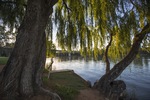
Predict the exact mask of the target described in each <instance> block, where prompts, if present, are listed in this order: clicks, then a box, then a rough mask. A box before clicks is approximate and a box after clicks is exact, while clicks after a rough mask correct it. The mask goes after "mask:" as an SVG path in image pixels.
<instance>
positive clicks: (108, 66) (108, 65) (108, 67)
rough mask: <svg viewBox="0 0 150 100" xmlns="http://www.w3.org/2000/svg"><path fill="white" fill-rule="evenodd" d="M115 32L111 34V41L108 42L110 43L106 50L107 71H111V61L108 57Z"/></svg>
mask: <svg viewBox="0 0 150 100" xmlns="http://www.w3.org/2000/svg"><path fill="white" fill-rule="evenodd" d="M112 37H113V34H110V41H109V43H108V45H107V46H106V51H105V62H106V73H108V72H109V71H110V62H109V58H108V50H109V47H110V46H111V43H112V40H113V38H112Z"/></svg>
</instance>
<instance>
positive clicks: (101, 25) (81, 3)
mask: <svg viewBox="0 0 150 100" xmlns="http://www.w3.org/2000/svg"><path fill="white" fill-rule="evenodd" d="M56 2H57V0H8V1H6V0H0V4H1V5H2V6H0V7H1V8H2V10H1V12H0V16H1V19H2V20H3V22H5V20H6V22H10V25H11V26H15V24H16V23H17V22H19V24H17V26H19V28H18V27H17V28H18V35H17V39H16V43H15V47H14V50H13V52H12V54H11V56H10V58H9V60H8V62H7V64H6V66H5V67H4V69H3V71H2V72H1V74H0V95H1V97H2V96H5V97H16V96H18V95H19V96H20V95H21V96H25V97H31V96H33V95H36V94H38V93H43V92H44V93H48V94H50V95H51V96H54V94H53V93H51V92H46V91H45V90H44V89H43V88H42V80H41V76H42V67H43V66H44V64H45V57H46V36H45V33H46V32H45V29H46V24H47V23H48V22H49V15H52V8H53V6H54V4H55V3H56ZM149 4H150V1H149V0H136V1H132V0H59V1H58V2H57V5H56V6H54V14H53V15H52V16H53V17H51V19H50V22H49V23H50V26H49V30H50V31H51V35H52V30H53V29H54V28H52V26H53V25H52V22H54V24H55V25H54V26H56V28H57V40H58V44H59V46H60V47H61V48H62V49H64V50H68V51H71V50H73V49H74V48H76V47H79V49H80V51H81V53H82V54H87V55H91V54H92V52H93V54H94V57H95V58H96V57H97V56H98V53H100V51H101V49H104V48H106V46H107V44H108V43H107V42H108V41H109V40H111V39H108V40H107V38H108V36H110V35H112V34H113V40H112V43H111V46H110V47H109V51H108V57H109V58H111V59H115V60H118V59H119V58H120V57H123V59H122V60H121V61H119V62H118V63H117V64H116V65H114V67H113V68H112V69H111V70H110V71H109V72H108V73H107V74H105V75H104V76H103V77H102V78H100V80H99V81H98V83H97V84H95V87H96V88H97V89H98V90H102V91H105V90H106V89H107V87H108V86H109V83H110V82H111V81H113V80H114V79H116V78H117V77H118V76H119V75H120V74H121V73H122V71H123V70H124V69H125V68H126V67H127V66H128V65H129V64H130V63H131V62H132V61H133V59H134V58H135V57H136V55H137V54H138V51H139V48H140V47H141V46H143V48H144V47H145V49H146V50H149V35H148V33H149V32H150V25H149V21H150V13H149V12H150V5H149ZM5 7H6V8H5ZM15 8H16V9H15ZM7 9H8V10H7ZM13 10H14V13H13ZM8 11H11V12H12V14H10V13H8ZM22 12H24V13H22ZM7 15H13V16H12V17H10V18H9V17H8V16H7ZM11 23H12V24H11ZM20 23H21V24H20ZM47 40H48V39H47ZM55 97H58V96H55ZM58 98H59V97H58Z"/></svg>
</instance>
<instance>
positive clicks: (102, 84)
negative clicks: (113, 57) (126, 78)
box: [94, 24, 150, 93]
mask: <svg viewBox="0 0 150 100" xmlns="http://www.w3.org/2000/svg"><path fill="white" fill-rule="evenodd" d="M149 32H150V24H147V25H146V26H145V27H144V28H143V29H142V31H141V32H140V33H139V34H137V35H136V36H135V37H134V42H133V45H132V47H131V49H130V52H129V53H128V54H127V56H126V57H125V58H124V59H122V60H121V61H120V62H119V63H117V64H116V65H114V67H113V68H112V69H111V70H110V71H109V72H108V73H107V74H105V75H103V76H102V77H101V78H100V79H99V81H98V82H97V83H96V84H95V85H94V87H95V88H97V89H98V90H99V91H102V92H103V93H106V92H107V91H109V89H110V83H111V82H112V81H114V80H115V79H116V78H117V77H118V76H119V75H120V74H121V73H122V72H123V70H124V69H125V68H126V67H127V66H128V65H129V64H130V63H131V62H132V61H133V60H134V58H135V57H136V55H137V54H138V51H139V48H140V44H141V42H142V40H143V39H144V37H145V35H146V34H148V33H149Z"/></svg>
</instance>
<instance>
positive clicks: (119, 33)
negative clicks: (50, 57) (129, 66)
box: [54, 0, 150, 59]
mask: <svg viewBox="0 0 150 100" xmlns="http://www.w3.org/2000/svg"><path fill="white" fill-rule="evenodd" d="M148 2H149V1H148V0H60V1H59V3H58V4H57V5H56V7H55V15H54V18H55V24H56V26H57V28H58V31H57V40H58V44H59V46H60V47H62V49H66V50H69V51H70V50H73V49H74V47H76V46H77V45H79V48H80V51H81V53H82V54H88V55H91V53H92V52H93V54H94V57H97V55H98V54H99V53H100V51H102V50H104V49H105V47H106V45H107V43H108V42H109V36H110V34H113V43H112V45H111V47H110V50H109V56H111V58H114V59H119V58H120V57H123V56H124V55H125V54H127V53H128V51H129V49H130V47H131V45H132V43H133V37H134V35H135V34H137V33H138V32H139V31H140V30H141V29H142V28H143V27H144V25H145V24H146V23H147V22H148V21H149V12H148V8H149V4H148ZM149 43H150V40H149V36H148V37H147V38H146V39H145V41H144V42H143V44H142V46H143V47H147V48H149ZM146 45H147V46H146ZM147 50H148V49H147Z"/></svg>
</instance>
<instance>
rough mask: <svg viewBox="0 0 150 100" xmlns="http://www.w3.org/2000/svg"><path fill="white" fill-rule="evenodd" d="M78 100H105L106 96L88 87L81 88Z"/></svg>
mask: <svg viewBox="0 0 150 100" xmlns="http://www.w3.org/2000/svg"><path fill="white" fill-rule="evenodd" d="M76 100H105V98H104V96H103V95H102V94H101V93H100V92H99V91H97V90H95V89H91V88H88V89H84V90H80V94H79V95H78V97H77V98H76Z"/></svg>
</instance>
